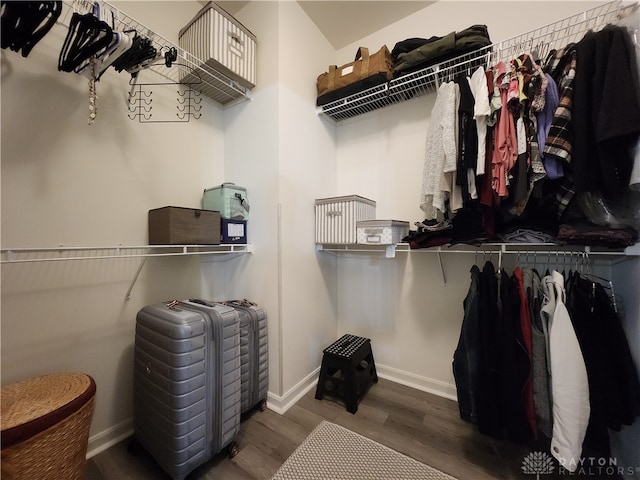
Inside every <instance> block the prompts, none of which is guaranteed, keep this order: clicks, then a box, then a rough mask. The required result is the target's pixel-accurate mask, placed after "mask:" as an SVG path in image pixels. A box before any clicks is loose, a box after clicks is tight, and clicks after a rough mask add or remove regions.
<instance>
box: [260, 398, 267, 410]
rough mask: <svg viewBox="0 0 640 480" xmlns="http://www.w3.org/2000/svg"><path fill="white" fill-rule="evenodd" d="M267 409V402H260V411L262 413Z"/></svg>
mask: <svg viewBox="0 0 640 480" xmlns="http://www.w3.org/2000/svg"><path fill="white" fill-rule="evenodd" d="M266 409H267V401H266V400H262V401H261V402H260V411H261V412H264V411H265V410H266Z"/></svg>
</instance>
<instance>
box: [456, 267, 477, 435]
mask: <svg viewBox="0 0 640 480" xmlns="http://www.w3.org/2000/svg"><path fill="white" fill-rule="evenodd" d="M470 274H471V285H470V286H469V291H468V293H467V296H466V297H465V299H464V302H463V309H464V318H463V320H462V329H461V332H460V339H459V340H458V345H457V347H456V350H455V352H454V354H453V376H454V378H455V382H456V393H457V396H458V409H459V410H460V418H462V419H464V420H466V421H468V422H471V423H478V407H477V406H476V398H477V388H478V365H479V363H480V358H479V356H480V342H479V339H480V332H479V327H480V325H479V315H480V296H481V290H480V276H481V273H480V269H479V268H478V267H477V266H476V265H474V266H473V267H471V272H470Z"/></svg>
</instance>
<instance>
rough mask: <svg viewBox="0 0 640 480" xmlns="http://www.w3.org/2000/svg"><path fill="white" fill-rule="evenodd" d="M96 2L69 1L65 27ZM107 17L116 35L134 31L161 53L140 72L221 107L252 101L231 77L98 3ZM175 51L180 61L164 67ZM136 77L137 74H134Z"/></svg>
mask: <svg viewBox="0 0 640 480" xmlns="http://www.w3.org/2000/svg"><path fill="white" fill-rule="evenodd" d="M95 3H96V2H94V1H88V0H67V1H65V5H66V6H67V7H68V8H66V9H65V10H66V12H63V18H61V21H62V24H63V25H65V26H68V25H69V20H70V18H71V15H72V13H73V12H78V13H81V14H84V13H88V12H91V11H92V9H93V8H94V4H95ZM98 4H99V6H100V8H101V9H103V11H104V13H106V15H107V17H109V18H110V19H112V22H109V23H112V28H113V29H114V30H116V31H120V32H122V31H130V30H133V31H135V32H137V33H138V34H139V35H142V36H144V37H146V38H148V39H149V40H151V41H152V42H153V46H154V47H155V48H156V50H157V56H156V58H155V59H153V60H151V61H149V62H147V63H146V64H143V65H142V66H141V67H140V71H143V70H148V71H151V72H153V73H154V74H155V75H158V76H159V77H161V78H163V79H164V80H165V81H166V82H167V83H176V84H178V83H185V84H189V85H190V86H191V88H193V89H194V90H197V91H199V92H201V93H202V94H203V95H206V96H207V97H209V98H211V99H212V100H214V101H215V102H217V103H219V104H220V105H224V106H227V105H230V104H232V103H236V102H238V101H242V100H246V99H248V98H249V97H250V91H249V89H248V88H246V87H244V86H242V85H240V84H239V83H238V82H237V81H235V80H233V79H231V78H229V77H227V76H226V75H224V74H223V73H221V72H219V71H217V70H216V69H215V68H214V67H212V66H211V65H208V64H207V63H206V62H205V61H203V60H201V59H199V58H197V57H195V56H194V55H192V54H190V53H189V52H187V51H185V50H184V49H183V48H180V47H179V46H178V45H176V44H174V43H172V42H170V41H169V40H167V39H165V38H164V37H162V36H160V35H158V34H157V33H155V32H153V31H151V30H150V29H149V28H147V27H146V26H145V25H143V24H142V23H140V22H138V21H137V20H135V19H134V18H132V17H130V16H129V15H127V14H125V13H124V12H122V11H121V10H119V9H118V8H117V7H116V6H114V5H113V4H110V3H109V2H106V1H99V2H98ZM171 49H175V51H176V52H177V58H176V60H175V61H174V62H173V66H172V67H167V66H166V65H165V63H164V54H165V53H166V52H169V51H170V50H171ZM130 73H133V72H130Z"/></svg>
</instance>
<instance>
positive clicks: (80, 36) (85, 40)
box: [58, 13, 113, 72]
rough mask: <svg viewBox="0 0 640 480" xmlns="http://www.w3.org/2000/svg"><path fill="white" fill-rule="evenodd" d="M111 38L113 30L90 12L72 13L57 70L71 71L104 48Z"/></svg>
mask: <svg viewBox="0 0 640 480" xmlns="http://www.w3.org/2000/svg"><path fill="white" fill-rule="evenodd" d="M112 39H113V30H112V29H111V27H110V26H109V24H108V23H106V22H103V21H102V20H100V19H98V18H97V17H95V16H94V15H93V14H91V13H86V14H84V15H81V14H79V13H74V14H73V15H72V17H71V21H70V22H69V31H68V32H67V36H66V38H65V39H64V44H63V45H62V50H61V52H60V57H59V59H58V70H60V71H63V72H72V71H73V70H74V69H76V68H77V67H79V66H80V65H82V64H83V63H84V62H85V61H87V60H88V59H89V58H91V57H92V56H94V55H96V54H97V53H98V52H100V51H102V50H104V49H106V48H107V47H108V46H109V45H110V44H111V41H112Z"/></svg>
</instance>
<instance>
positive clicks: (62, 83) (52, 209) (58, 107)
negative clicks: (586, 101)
mask: <svg viewBox="0 0 640 480" xmlns="http://www.w3.org/2000/svg"><path fill="white" fill-rule="evenodd" d="M143 3H144V2H130V3H126V4H125V3H120V4H119V6H121V8H122V9H123V10H124V9H125V8H127V9H128V10H124V11H127V13H129V14H130V15H131V16H133V17H134V18H137V19H141V18H144V19H145V22H146V24H147V26H148V27H150V28H151V29H153V30H154V31H157V32H158V33H159V34H161V35H163V36H165V37H168V38H170V39H173V40H175V39H177V31H178V30H179V28H180V27H181V26H183V25H184V24H186V23H187V22H188V20H189V19H190V18H192V17H193V15H194V14H195V12H197V11H198V9H199V7H200V5H199V4H198V3H197V2H180V3H179V4H178V3H177V2H156V3H154V7H153V8H148V4H147V5H146V6H145V5H143ZM65 35H66V29H64V28H63V27H61V26H56V27H54V29H53V30H52V31H51V32H49V34H48V35H47V36H45V37H44V39H43V40H42V41H41V42H40V43H38V44H37V45H36V47H35V48H34V49H33V50H32V52H31V53H30V54H29V56H28V57H26V58H24V57H22V56H21V55H20V54H18V53H16V52H12V51H10V50H3V51H2V87H1V88H2V172H1V173H2V248H12V247H14V248H15V247H51V246H57V245H60V244H62V245H65V246H110V245H118V244H123V245H144V244H146V243H147V211H148V210H149V209H151V208H157V207H162V206H166V205H178V206H186V207H198V206H199V204H200V198H201V195H202V190H203V188H204V187H207V186H212V185H216V184H219V183H221V182H222V181H223V180H224V161H223V154H224V138H223V115H222V111H221V110H220V109H219V108H217V107H215V106H214V105H213V104H212V103H211V102H208V101H204V102H203V110H202V117H201V119H200V120H195V119H192V120H191V121H190V122H189V123H156V124H141V123H138V122H137V121H132V120H130V119H129V118H128V116H127V106H126V102H125V99H126V95H127V94H128V92H129V84H128V81H129V75H128V74H126V73H120V74H119V73H117V72H115V70H112V71H109V72H107V73H106V74H105V75H104V76H103V77H102V79H101V80H100V81H99V82H98V84H97V93H98V96H99V98H98V103H97V105H98V114H97V118H96V121H95V123H94V124H93V125H91V126H89V125H88V124H87V115H88V87H87V80H86V79H85V78H84V77H79V76H78V75H75V74H71V73H64V72H58V71H57V60H58V55H59V52H60V49H61V47H62V44H63V41H64V37H65ZM143 78H144V77H141V79H143ZM153 89H154V94H153V95H154V100H155V103H154V105H161V104H163V103H166V104H168V105H170V106H171V108H172V109H173V108H174V107H173V105H174V102H175V98H176V94H175V87H173V86H170V87H158V86H156V87H153ZM174 111H175V109H173V110H170V111H169V114H170V115H173V112H174ZM152 113H155V114H156V118H157V116H159V115H162V114H163V111H162V110H161V109H160V110H159V109H157V108H156V110H155V111H152ZM138 265H139V259H135V258H129V259H120V260H84V261H70V262H50V263H49V262H48V263H36V264H6V265H3V266H2V271H1V273H2V277H1V279H2V307H1V308H2V309H1V315H2V383H3V384H5V383H9V382H12V381H17V380H21V379H24V378H27V377H30V376H35V375H40V374H45V373H49V372H56V371H67V370H79V371H83V372H86V373H88V374H90V375H92V376H93V377H94V378H95V380H96V383H97V387H98V390H97V402H96V410H95V415H94V421H93V424H92V429H91V434H92V443H91V445H92V446H93V447H96V448H99V446H100V444H101V443H102V442H103V441H108V440H109V439H110V438H113V437H117V435H119V434H122V433H124V432H127V431H128V430H129V429H130V427H131V423H130V421H131V411H132V408H131V402H132V361H133V336H134V325H135V315H136V312H137V311H138V310H139V309H140V308H141V307H142V306H144V305H145V304H149V303H155V302H159V301H163V300H166V299H170V298H175V297H188V296H193V295H197V294H198V293H199V292H200V266H199V261H198V259H197V258H193V257H178V258H168V259H150V260H148V261H147V263H146V265H145V267H144V268H143V270H142V272H141V275H140V278H139V280H138V281H137V283H136V285H135V286H134V289H133V291H132V296H131V300H129V301H125V300H124V296H125V292H126V291H127V289H128V288H129V285H130V282H131V281H132V279H133V277H134V274H135V272H136V269H137V268H138Z"/></svg>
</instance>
